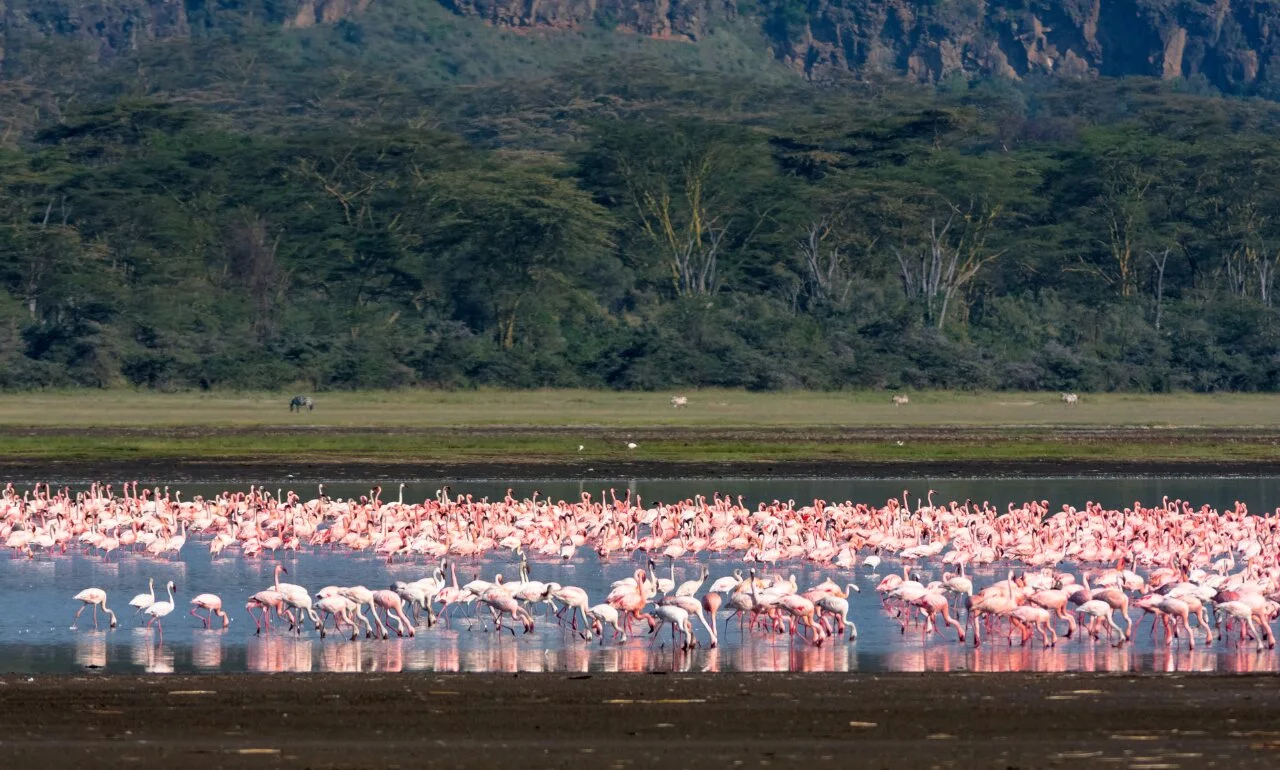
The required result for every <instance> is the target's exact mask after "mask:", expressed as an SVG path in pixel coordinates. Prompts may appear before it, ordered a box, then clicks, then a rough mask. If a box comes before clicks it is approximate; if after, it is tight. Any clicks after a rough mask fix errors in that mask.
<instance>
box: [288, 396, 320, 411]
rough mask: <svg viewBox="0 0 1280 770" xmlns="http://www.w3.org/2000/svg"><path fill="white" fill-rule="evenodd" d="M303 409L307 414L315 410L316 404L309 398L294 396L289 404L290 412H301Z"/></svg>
mask: <svg viewBox="0 0 1280 770" xmlns="http://www.w3.org/2000/svg"><path fill="white" fill-rule="evenodd" d="M303 407H306V409H307V411H308V412H309V411H311V410H312V409H315V408H316V402H315V401H312V400H311V396H294V397H293V400H292V401H290V402H289V411H290V412H301V411H302V408H303Z"/></svg>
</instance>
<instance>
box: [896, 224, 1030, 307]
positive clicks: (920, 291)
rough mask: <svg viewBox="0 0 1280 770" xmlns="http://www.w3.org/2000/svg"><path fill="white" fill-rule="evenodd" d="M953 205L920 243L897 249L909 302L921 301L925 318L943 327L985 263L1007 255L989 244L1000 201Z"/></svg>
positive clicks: (930, 225) (929, 228)
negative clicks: (958, 297)
mask: <svg viewBox="0 0 1280 770" xmlns="http://www.w3.org/2000/svg"><path fill="white" fill-rule="evenodd" d="M948 206H949V208H950V211H949V212H948V213H947V214H946V218H945V219H943V218H942V217H939V216H933V217H930V219H929V226H928V231H927V232H926V233H925V234H924V236H923V238H922V239H921V241H919V242H917V243H916V244H914V245H906V246H904V247H903V248H895V249H894V256H896V257H897V260H898V265H899V268H900V269H901V277H902V288H903V292H904V293H905V294H906V297H907V299H908V300H912V301H918V302H920V303H921V305H922V306H923V307H924V314H925V320H926V321H927V322H929V323H931V324H933V325H935V326H936V327H937V328H938V329H939V330H941V329H942V328H943V327H944V326H945V325H946V322H947V313H948V311H949V310H950V309H951V308H952V306H953V304H954V302H955V300H956V297H957V296H958V295H959V294H960V293H961V292H963V291H964V290H965V289H966V288H967V287H968V286H969V284H970V283H972V282H973V280H974V279H975V278H977V277H978V273H979V272H981V270H982V268H983V267H985V266H986V265H988V264H989V263H991V262H993V261H995V260H997V259H999V258H1000V257H1001V256H1002V255H1003V254H1004V253H1005V252H1004V250H1003V249H993V248H991V247H990V246H988V238H989V237H990V235H991V232H992V230H993V228H994V226H995V223H996V221H997V219H998V218H999V216H1000V210H1001V207H1000V205H998V204H994V205H993V204H989V203H987V202H985V201H981V200H975V201H970V202H969V204H968V205H967V206H966V207H964V208H963V209H962V208H960V207H959V206H955V205H954V204H948Z"/></svg>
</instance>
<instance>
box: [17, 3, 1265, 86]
mask: <svg viewBox="0 0 1280 770" xmlns="http://www.w3.org/2000/svg"><path fill="white" fill-rule="evenodd" d="M376 1H377V2H379V3H386V4H388V5H394V4H404V3H424V2H441V3H443V4H444V5H445V6H446V7H448V8H450V9H451V10H453V11H454V12H455V13H457V14H460V15H463V16H469V17H475V18H478V19H482V20H484V21H486V22H488V23H490V24H495V25H501V26H508V27H513V28H539V27H542V28H548V29H555V28H583V27H587V26H589V25H596V26H604V27H608V28H614V29H619V30H622V31H627V32H632V33H636V34H642V35H648V36H652V37H656V38H664V39H680V40H690V41H696V40H698V39H699V38H700V37H702V36H703V34H704V32H705V30H706V29H707V28H708V26H709V25H711V24H714V23H715V22H717V21H720V20H723V19H726V18H729V17H734V16H742V17H744V18H745V20H746V21H747V22H748V26H750V25H755V26H757V27H758V28H759V29H760V30H761V32H762V33H763V34H764V35H765V36H766V38H767V40H768V42H769V44H770V46H771V48H772V50H773V51H774V54H775V55H776V56H777V57H778V58H779V59H781V60H783V61H785V62H787V63H788V64H789V65H790V66H792V67H793V68H795V69H796V70H797V71H800V72H803V73H805V74H806V75H808V76H809V77H812V78H815V79H822V78H825V77H828V76H830V75H831V74H833V73H837V72H848V71H854V72H859V73H862V72H872V71H884V72H894V73H899V74H905V75H908V76H910V77H913V78H916V79H919V80H924V81H936V80H940V79H943V78H946V77H948V76H950V75H952V74H953V73H962V74H966V75H972V74H995V75H1000V76H1004V77H1009V78H1024V77H1027V76H1029V75H1037V74H1053V75H1065V76H1070V77H1091V76H1096V75H1116V76H1119V75H1148V76H1154V77H1161V78H1166V79H1167V78H1177V77H1192V76H1203V77H1204V78H1206V79H1207V80H1208V81H1209V82H1211V83H1213V84H1215V85H1217V86H1219V87H1220V88H1224V89H1228V90H1248V89H1250V88H1252V87H1254V86H1255V85H1257V84H1260V83H1265V82H1267V81H1268V79H1270V78H1272V77H1274V78H1275V79H1276V80H1277V81H1280V73H1277V74H1275V75H1272V73H1271V70H1272V63H1273V62H1275V61H1276V60H1277V53H1278V51H1280V48H1278V46H1280V4H1276V3H1274V2H1265V1H1264V0H741V2H734V0H376ZM372 2H375V0H242V2H234V3H233V2H230V1H229V0H98V1H97V2H83V1H81V0H0V21H2V22H3V28H2V29H0V61H3V56H4V46H5V45H6V44H7V43H10V42H11V41H12V40H13V39H14V38H15V36H24V39H31V38H32V36H35V37H50V36H59V37H71V38H76V39H80V40H83V41H84V42H86V43H87V44H88V47H89V49H90V50H91V51H92V52H94V55H95V56H97V57H99V58H106V57H110V56H112V55H114V54H116V53H118V52H120V51H122V50H127V49H130V48H134V47H137V46H138V45H141V44H143V43H145V42H146V41H149V40H156V39H164V38H171V37H184V36H187V35H190V34H198V33H199V31H200V30H201V29H204V28H207V27H209V26H212V25H214V23H215V21H214V20H216V19H217V18H218V17H219V16H222V17H225V16H227V15H228V14H239V15H240V16H241V17H245V18H249V19H252V20H253V22H254V23H259V22H260V23H268V24H276V25H279V26H283V27H293V28H303V27H310V26H313V25H315V24H323V23H330V22H335V21H338V20H340V19H343V18H347V17H354V16H356V15H358V14H360V13H361V12H363V11H365V10H366V9H367V8H368V7H369V5H370V4H371V3H372ZM739 28H741V27H740V26H739Z"/></svg>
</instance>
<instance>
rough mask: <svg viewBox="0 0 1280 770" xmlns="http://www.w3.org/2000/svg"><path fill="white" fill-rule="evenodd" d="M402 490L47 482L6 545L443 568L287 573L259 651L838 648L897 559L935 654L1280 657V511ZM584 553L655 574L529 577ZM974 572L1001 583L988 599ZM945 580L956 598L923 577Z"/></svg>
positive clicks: (266, 597)
mask: <svg viewBox="0 0 1280 770" xmlns="http://www.w3.org/2000/svg"><path fill="white" fill-rule="evenodd" d="M403 491H404V485H401V489H400V499H398V500H395V501H384V500H383V499H382V498H381V489H380V488H375V489H373V490H371V492H370V494H369V495H367V496H364V497H361V498H360V499H358V500H357V499H347V500H340V499H331V498H329V497H328V496H326V495H325V494H324V488H323V486H321V487H320V489H319V494H318V495H317V496H316V497H315V498H313V499H310V500H302V499H300V498H299V497H298V496H297V495H296V494H294V493H293V492H289V493H288V494H283V493H280V492H277V493H276V494H274V495H273V494H270V493H269V492H267V491H266V490H264V489H261V488H254V487H251V488H250V489H249V491H248V492H236V493H232V492H225V493H222V494H219V495H217V496H215V497H212V498H210V499H203V498H200V497H196V498H195V499H192V500H184V499H182V496H181V494H180V493H179V494H172V495H171V494H170V493H169V492H168V490H167V489H165V490H160V489H154V490H148V489H139V487H138V484H137V483H136V482H134V483H133V484H125V485H124V487H123V488H122V489H120V490H115V489H113V488H112V487H111V486H103V485H94V486H93V487H91V488H90V489H89V490H88V491H86V492H82V493H78V494H74V495H72V494H71V493H70V492H69V491H68V490H65V489H64V490H59V491H54V490H52V489H51V488H50V487H49V486H48V485H39V486H37V487H35V488H34V489H32V490H28V491H25V492H19V491H18V490H16V489H15V488H14V487H13V486H12V485H9V486H8V487H6V489H5V490H4V492H3V495H0V513H2V516H0V522H2V523H0V541H3V543H4V545H5V547H6V548H8V549H10V551H11V553H12V554H13V556H14V558H36V557H37V556H39V555H41V553H42V552H53V551H59V552H66V551H67V550H68V549H81V550H83V551H85V552H88V553H96V554H100V555H101V558H103V559H107V560H113V559H114V560H118V559H122V558H137V557H141V556H143V555H146V556H149V557H153V558H158V559H164V558H171V559H177V558H179V557H180V554H181V552H182V551H183V549H184V548H186V549H191V548H197V547H199V548H207V549H208V550H209V552H210V554H212V557H213V558H214V559H219V558H227V557H228V556H229V555H231V554H232V553H234V552H239V554H240V556H241V557H242V558H246V559H253V558H262V557H267V556H269V555H272V554H274V553H275V552H278V551H281V550H308V549H311V550H326V551H335V552H343V551H346V552H352V553H366V554H367V553H372V554H375V555H377V556H378V557H380V558H383V559H386V560H387V561H388V562H391V561H402V562H408V563H410V564H412V563H423V564H424V565H428V566H424V568H423V571H424V573H425V572H426V571H427V570H428V569H429V568H430V566H431V565H435V564H437V563H438V564H439V566H438V567H435V568H434V569H433V570H431V572H430V574H426V576H425V577H423V578H422V579H420V580H416V581H413V582H396V583H395V584H394V585H392V586H389V587H387V588H384V589H376V590H371V589H369V588H366V587H364V586H328V587H324V588H321V589H319V590H316V591H313V590H311V589H309V588H304V587H303V586H302V585H299V584H295V583H289V582H281V576H282V575H283V576H285V577H293V579H296V578H297V577H298V576H289V575H288V573H287V570H286V568H285V566H284V565H283V564H279V565H277V566H276V567H275V582H274V583H273V584H272V585H270V586H265V587H264V588H263V590H261V591H258V592H257V593H254V594H253V595H252V596H249V597H243V598H245V599H247V602H246V604H245V607H246V609H247V610H248V611H249V614H250V615H251V616H252V617H253V618H254V624H255V626H256V627H257V629H258V633H273V632H274V633H294V634H302V633H309V632H311V631H313V630H314V631H317V632H319V633H320V634H321V635H322V636H323V635H325V634H326V633H328V632H329V629H330V628H331V627H332V628H333V629H336V630H337V631H339V632H341V633H343V634H350V636H351V638H352V639H355V638H357V636H358V635H359V634H360V633H362V632H363V633H364V634H365V635H366V636H370V637H380V638H384V639H385V638H388V637H389V635H390V634H392V633H394V634H397V635H400V636H413V635H414V634H415V633H416V632H417V631H418V630H421V629H422V628H424V627H427V628H429V627H431V626H433V625H434V624H437V623H445V624H448V623H450V622H454V623H459V622H467V623H470V624H473V625H474V624H475V623H476V622H480V623H483V624H484V625H485V626H486V628H487V626H488V624H489V623H492V624H493V625H494V627H495V629H496V630H497V631H498V632H499V633H501V632H503V631H509V632H510V633H511V634H512V635H514V634H515V633H516V627H520V628H521V629H522V630H523V631H526V632H528V631H532V630H533V629H534V627H535V617H536V616H537V615H539V614H543V615H545V617H546V618H547V619H546V620H545V621H544V622H547V623H551V622H555V623H560V624H562V625H564V626H565V628H566V629H568V630H569V631H570V632H572V633H573V634H576V635H577V636H578V637H580V638H581V639H582V640H584V641H591V640H593V639H599V641H600V643H602V644H603V643H604V642H605V641H606V639H608V640H611V641H612V642H614V643H618V644H621V643H625V642H626V641H627V637H628V635H629V634H637V633H653V634H654V639H653V642H651V643H656V642H657V641H658V640H660V639H661V640H663V644H664V646H665V643H666V642H665V634H663V635H662V636H658V635H657V632H658V631H660V630H662V628H661V627H662V626H669V627H670V629H671V634H672V640H673V641H672V643H673V645H677V646H679V647H681V648H688V647H690V646H695V645H700V644H703V643H706V644H709V645H711V646H715V645H716V644H717V643H718V642H719V638H720V635H721V634H728V633H730V632H731V630H732V631H733V632H736V633H738V634H743V635H746V634H753V633H757V634H763V633H771V634H772V633H778V634H784V633H786V634H791V635H793V637H794V638H795V639H796V641H797V643H801V644H813V645H822V644H824V643H830V642H833V641H835V640H839V639H844V638H849V639H852V638H854V637H856V634H857V629H856V628H855V627H854V625H853V624H852V623H851V622H849V618H848V614H849V599H850V595H851V594H852V593H854V592H857V591H858V590H859V589H858V587H857V585H856V580H858V579H863V580H866V579H871V580H874V579H875V578H876V577H878V575H877V574H876V573H877V570H878V569H879V568H880V566H881V560H882V559H891V560H892V562H893V564H894V565H897V564H900V565H901V569H900V573H901V574H899V570H898V569H896V568H895V569H893V570H887V571H889V572H890V573H891V574H888V575H887V576H886V577H884V578H883V579H882V580H879V581H878V585H877V586H876V588H875V590H876V591H877V592H878V593H879V595H880V599H881V602H882V604H883V606H884V612H883V616H884V617H886V618H889V619H891V622H896V623H898V624H899V625H900V626H901V630H902V633H904V634H905V633H906V632H907V629H908V628H909V627H912V626H918V627H919V629H920V633H922V634H925V635H928V634H932V633H936V634H939V635H943V636H946V637H949V638H953V639H955V640H956V641H958V642H964V641H966V640H971V641H972V643H973V644H980V643H981V642H982V639H983V636H984V635H986V636H988V637H991V636H997V637H999V638H1001V639H1002V640H1006V639H1007V640H1008V643H1009V644H1013V643H1015V642H1016V643H1019V644H1027V643H1028V642H1030V643H1032V644H1035V643H1036V642H1037V641H1038V642H1039V643H1040V644H1042V645H1043V646H1046V647H1051V646H1054V645H1055V644H1058V643H1060V642H1062V640H1063V639H1064V638H1069V637H1072V636H1075V637H1077V638H1078V639H1084V640H1090V643H1103V641H1102V640H1104V639H1105V640H1106V641H1107V642H1109V643H1110V644H1113V645H1122V644H1125V643H1126V642H1127V641H1129V640H1132V638H1133V636H1134V634H1135V633H1136V631H1137V627H1138V626H1139V625H1140V624H1141V622H1142V620H1143V619H1144V618H1145V617H1146V616H1147V615H1151V616H1152V623H1151V629H1150V633H1151V634H1152V635H1159V638H1161V639H1163V641H1164V643H1166V644H1185V645H1187V646H1189V647H1194V646H1195V645H1196V644H1197V642H1198V641H1199V640H1200V639H1203V642H1204V643H1205V644H1211V643H1213V642H1214V641H1215V639H1217V640H1219V641H1221V642H1222V643H1224V644H1235V645H1239V646H1244V645H1247V644H1253V645H1256V646H1257V648H1258V649H1262V648H1263V646H1264V645H1265V646H1268V647H1274V645H1275V637H1274V634H1273V632H1272V630H1271V624H1272V622H1273V621H1274V620H1275V619H1276V617H1277V614H1278V613H1280V603H1278V602H1280V537H1277V525H1278V524H1280V511H1275V512H1267V513H1265V514H1263V515H1257V514H1251V513H1250V512H1248V511H1247V510H1246V509H1245V506H1243V505H1242V504H1236V506H1235V507H1233V508H1230V509H1226V510H1216V509H1213V508H1210V507H1209V506H1202V507H1194V506H1193V505H1191V504H1190V503H1187V502H1184V501H1181V500H1169V499H1167V498H1166V499H1164V500H1162V501H1161V502H1160V503H1159V504H1156V505H1153V506H1149V507H1148V506H1144V505H1140V504H1137V503H1135V504H1134V505H1133V506H1131V507H1128V508H1123V509H1106V508H1103V507H1101V506H1099V505H1096V504H1087V505H1085V506H1084V507H1083V508H1074V507H1069V506H1064V507H1062V508H1061V509H1059V510H1051V509H1050V507H1049V505H1048V503H1047V502H1045V501H1031V502H1027V503H1025V504H1022V505H1013V504H1010V505H1008V506H1007V507H1006V508H1005V509H1003V510H1002V509H999V508H996V507H994V506H992V505H990V504H987V503H975V502H972V501H965V502H963V503H961V502H948V503H945V504H939V503H934V501H933V500H932V493H931V494H930V495H929V499H928V500H916V501H915V504H914V505H912V504H911V501H910V500H909V499H908V496H907V494H906V493H905V492H904V494H903V497H902V499H900V500H889V501H887V502H886V503H885V504H883V505H868V504H863V503H853V502H850V501H844V502H827V501H824V500H815V501H813V502H812V504H805V505H800V504H797V503H795V502H794V501H790V500H788V501H773V502H772V503H767V504H760V505H758V506H756V507H755V508H754V509H753V508H751V507H748V506H747V505H745V504H744V503H743V501H742V499H741V498H737V499H734V498H731V497H728V496H719V495H716V496H713V497H711V498H710V499H707V498H704V497H697V498H694V499H687V500H682V501H679V502H675V503H668V504H662V503H658V504H646V503H644V502H642V501H641V500H640V499H639V498H638V497H634V498H633V497H631V496H630V495H628V496H626V497H623V498H619V497H617V496H616V495H614V494H613V493H612V492H610V493H608V495H607V496H606V497H605V499H592V497H591V496H590V495H588V494H583V495H582V497H581V499H579V500H573V501H567V502H566V501H553V500H547V499H539V498H538V495H537V493H535V494H534V496H533V497H531V498H527V499H516V498H514V497H512V496H511V494H510V492H508V494H507V495H506V496H505V498H503V499H500V500H488V499H481V500H475V499H472V497H471V496H469V495H464V496H456V497H453V496H451V495H450V492H449V490H448V489H447V488H446V489H444V490H441V491H439V492H438V493H437V495H436V497H435V499H430V500H427V501H426V502H423V503H412V504H411V503H406V502H405V501H404V500H403ZM189 538H190V539H191V540H190V542H189V540H188V539H189ZM583 549H590V550H592V551H595V552H596V554H598V555H599V557H600V558H601V559H603V560H609V559H615V558H619V557H621V558H624V559H630V558H633V557H634V556H636V555H637V554H642V555H643V557H644V558H642V559H641V560H640V561H638V562H637V564H640V563H647V569H645V568H640V569H636V570H635V571H634V574H633V575H632V576H631V577H629V578H626V579H624V580H619V581H617V582H615V583H613V585H612V586H611V587H610V590H609V592H608V594H607V596H604V597H602V601H599V602H597V603H593V602H592V601H591V599H590V598H589V597H588V594H587V591H585V590H584V589H583V588H580V587H577V586H571V585H560V584H558V583H554V582H541V581H538V580H535V579H532V578H531V575H530V572H529V566H528V564H529V562H528V557H531V558H533V559H534V561H535V564H536V562H537V560H538V559H543V560H561V559H563V560H570V559H574V558H575V556H576V554H578V552H579V551H580V550H583ZM500 551H507V552H510V554H511V555H512V560H513V562H514V561H515V560H516V559H518V563H519V568H518V570H519V575H517V576H514V577H504V576H502V575H497V576H494V577H493V579H492V580H481V579H475V580H470V581H468V582H465V583H462V584H460V583H459V581H458V577H457V563H458V561H459V560H464V562H465V560H469V559H471V558H472V557H477V556H481V555H484V554H487V553H492V552H500ZM125 554H127V556H126V555H125ZM701 554H709V555H715V556H717V557H718V560H732V561H733V562H734V563H736V562H742V563H743V564H742V566H741V567H740V568H736V569H732V570H731V574H729V575H725V576H722V577H718V578H716V579H714V580H711V581H710V582H708V580H709V578H710V576H709V574H708V568H707V567H706V566H703V565H705V564H706V563H707V561H708V560H707V559H700V560H699V561H698V564H697V566H696V569H697V575H696V577H693V578H692V579H689V580H686V581H683V582H677V581H676V579H675V564H676V562H678V561H680V560H682V559H685V558H689V557H697V556H699V555H701ZM667 561H669V562H670V567H669V569H663V568H665V567H667V566H668V565H667V563H666V562H667ZM802 561H808V562H814V563H817V564H820V565H824V568H828V569H830V570H831V571H832V572H833V573H835V574H839V575H841V576H842V577H841V579H840V580H836V579H832V578H828V579H827V580H826V581H824V582H822V583H820V584H818V585H815V586H801V585H797V581H796V578H795V577H794V575H791V576H787V575H786V572H787V570H786V569H785V566H784V565H785V564H787V563H788V562H790V563H793V564H795V563H799V562H802ZM658 564H661V565H662V566H661V567H659V566H658ZM1060 565H1072V566H1073V567H1074V568H1075V569H1076V571H1077V573H1078V574H1072V573H1071V572H1067V571H1063V570H1061V569H1059V566H1060ZM887 566H888V565H886V567H887ZM966 569H968V570H969V573H970V574H973V573H975V572H978V573H983V572H986V573H994V576H995V577H1002V578H1003V579H1000V580H997V581H995V582H993V583H992V584H991V585H987V586H985V587H983V588H981V589H979V588H978V587H977V586H975V585H974V582H973V579H972V578H971V577H969V576H966ZM939 570H941V571H942V574H941V579H940V580H934V581H931V582H922V581H921V580H920V579H918V578H920V576H921V574H923V573H926V572H928V573H930V574H935V573H936V572H937V571H939ZM664 571H665V572H667V575H662V574H659V573H660V572H664ZM726 571H729V568H726ZM161 588H162V591H161V592H159V593H158V592H157V591H156V590H155V586H154V585H153V586H151V588H150V590H149V591H148V592H147V593H143V594H139V595H138V596H136V597H134V598H133V599H132V600H131V601H130V602H129V605H130V607H131V608H132V609H134V613H135V615H138V616H139V622H141V621H143V620H145V622H146V623H147V624H148V625H152V626H154V627H155V629H156V630H157V632H158V633H161V634H162V633H163V623H164V622H166V619H167V618H169V616H170V615H171V614H172V613H173V612H175V610H176V609H177V607H178V602H179V598H178V597H179V588H178V587H177V586H175V585H174V584H173V583H172V582H169V583H168V584H167V585H165V586H162V587H161ZM75 600H76V601H79V602H81V603H82V604H81V607H80V608H79V610H77V612H76V618H77V619H79V618H80V616H81V614H82V613H83V612H84V611H85V610H86V609H88V608H92V610H93V618H94V623H95V626H96V624H97V622H98V612H99V608H100V609H101V610H102V611H103V612H104V613H105V614H106V615H107V616H108V617H109V622H110V625H111V626H112V627H115V626H116V625H117V623H118V620H117V616H116V614H115V612H114V611H113V610H110V609H108V607H107V595H106V592H105V591H103V590H101V589H99V588H86V589H85V590H83V591H81V592H80V593H78V594H77V595H76V596H75ZM240 600H241V598H240V597H238V598H237V599H236V602H237V603H238V602H239V601H240ZM189 608H190V614H192V615H195V616H196V617H198V618H200V620H201V621H202V622H203V623H204V624H205V626H206V627H208V626H209V625H211V624H216V623H221V624H222V625H223V626H224V627H225V626H226V625H227V624H228V623H229V618H228V616H227V613H226V611H225V610H224V608H223V602H222V599H221V598H219V597H218V596H217V595H214V594H211V593H202V594H199V595H197V596H195V597H194V598H192V599H190V600H189ZM201 613H204V614H201ZM273 617H274V619H275V620H274V624H273ZM722 618H723V622H721V619H722ZM72 628H73V629H74V628H75V625H73V626H72ZM285 629H287V631H286V630H285ZM704 637H705V638H704Z"/></svg>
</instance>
